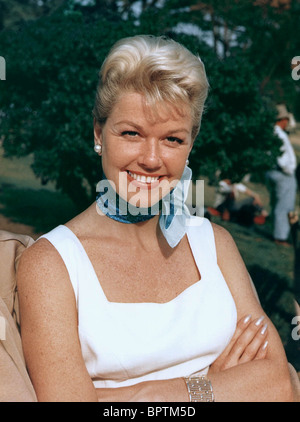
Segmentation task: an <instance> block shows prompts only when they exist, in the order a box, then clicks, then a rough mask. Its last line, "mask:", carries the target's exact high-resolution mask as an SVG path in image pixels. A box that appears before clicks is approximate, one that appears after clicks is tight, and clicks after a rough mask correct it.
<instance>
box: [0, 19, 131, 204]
mask: <svg viewBox="0 0 300 422" xmlns="http://www.w3.org/2000/svg"><path fill="white" fill-rule="evenodd" d="M126 35H129V33H128V31H127V28H126V25H124V23H123V22H113V21H110V20H107V19H106V18H104V17H102V19H100V18H99V19H98V20H97V21H96V22H93V23H90V22H86V21H85V19H84V17H83V16H82V14H81V13H79V12H68V13H61V12H59V13H55V14H54V15H52V16H50V17H43V18H41V19H39V20H37V21H34V22H31V23H30V24H26V25H24V26H23V28H22V29H20V30H18V31H5V32H3V33H2V34H1V37H0V45H1V47H0V48H1V54H2V56H4V57H5V59H6V65H7V80H6V81H5V82H6V83H5V85H4V84H3V85H2V86H1V92H0V104H1V107H0V108H1V109H2V114H3V116H2V122H1V132H2V134H3V135H4V143H3V146H4V149H5V152H6V154H7V155H19V156H21V155H27V154H30V153H33V155H34V163H33V170H34V172H35V174H36V175H37V176H38V177H40V178H41V180H42V181H43V182H44V183H47V182H48V181H54V182H55V183H56V185H57V188H58V189H60V190H62V191H63V192H65V193H67V194H68V195H69V196H70V197H71V198H72V199H73V200H74V202H75V203H76V204H77V205H78V206H79V207H82V206H84V205H86V204H87V203H88V202H89V201H90V200H91V199H92V198H93V197H94V196H95V183H96V182H97V181H98V180H100V178H101V168H100V165H99V160H97V158H96V155H95V153H94V152H93V119H92V108H93V103H94V96H95V89H96V84H97V80H98V72H99V68H100V65H101V63H102V61H103V58H104V57H105V55H106V54H107V52H108V49H109V48H110V47H111V45H112V44H113V43H114V42H115V41H116V40H117V39H119V38H121V37H122V36H126Z"/></svg>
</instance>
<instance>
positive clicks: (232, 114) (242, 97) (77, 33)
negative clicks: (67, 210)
mask: <svg viewBox="0 0 300 422" xmlns="http://www.w3.org/2000/svg"><path fill="white" fill-rule="evenodd" d="M245 1H246V0H245ZM98 3H99V4H98ZM105 3H106V5H107V7H106V8H103V2H95V4H94V5H92V6H86V7H78V6H77V7H74V3H73V5H72V3H69V6H64V7H63V8H61V9H59V10H58V11H56V12H55V13H53V14H52V15H47V16H42V17H41V18H39V19H38V20H35V21H31V22H27V23H26V24H24V25H22V26H20V27H19V28H18V29H17V30H5V31H2V32H1V33H0V55H2V56H4V57H5V59H6V63H7V80H6V81H5V83H1V91H0V109H1V115H0V118H1V116H2V121H1V132H2V135H3V138H4V143H3V145H4V149H5V152H6V154H7V155H8V156H9V155H10V156H13V155H19V156H21V155H27V154H30V153H32V154H33V156H34V163H33V169H34V172H35V174H36V175H37V176H38V177H40V178H41V180H42V181H43V182H44V183H47V182H48V181H50V180H51V181H54V182H55V183H56V185H57V188H58V189H60V190H62V191H63V192H65V193H67V194H68V195H69V196H70V197H71V198H72V199H73V201H74V202H75V203H76V204H77V205H78V207H79V208H82V207H84V206H86V205H87V204H88V203H89V202H90V201H92V200H93V199H94V197H95V185H96V183H97V181H98V180H99V179H100V177H101V168H100V163H99V159H98V158H97V156H96V155H95V153H94V152H93V125H92V123H93V120H92V114H91V112H92V108H93V102H94V95H95V89H96V84H97V79H98V71H99V68H100V65H101V63H102V61H103V59H104V57H105V56H106V54H107V52H108V50H109V48H110V47H111V46H112V44H113V43H114V42H115V41H116V40H118V39H120V38H122V37H125V36H130V35H134V34H136V33H151V34H154V35H168V36H171V37H173V38H174V39H176V40H178V41H179V42H182V43H183V44H184V45H186V46H187V47H188V48H190V49H191V50H192V51H194V52H195V53H199V55H200V56H201V57H202V59H203V61H204V63H205V65H206V69H207V75H208V78H209V82H210V86H211V88H210V95H209V99H208V102H207V108H206V112H205V114H204V117H203V122H202V128H201V132H200V135H199V137H198V139H197V141H196V143H195V148H194V149H193V152H192V155H191V159H190V163H191V166H192V168H193V171H194V175H195V176H198V175H199V174H202V175H205V174H206V175H209V176H210V177H211V178H213V177H214V175H215V173H216V171H217V170H219V171H220V172H221V176H222V177H231V178H233V179H234V180H238V179H240V178H242V177H243V176H244V175H245V174H246V173H251V174H254V175H255V176H257V177H258V176H259V175H262V174H263V172H264V171H265V170H266V169H267V168H269V167H271V166H272V165H273V163H274V162H275V157H276V155H277V154H278V140H277V139H275V138H274V136H273V118H274V114H273V108H272V106H271V105H270V104H269V103H268V101H266V99H265V98H264V97H263V96H262V95H261V92H260V86H261V75H258V74H257V70H256V68H255V66H254V64H253V63H252V60H251V58H249V57H247V54H246V53H245V51H244V49H243V48H240V49H238V47H237V46H234V47H232V46H231V45H230V43H229V44H228V45H227V47H226V49H223V52H225V53H224V54H222V55H221V57H220V55H218V54H216V50H215V47H216V45H212V46H211V47H210V46H208V45H207V44H206V43H205V42H203V41H202V40H201V39H200V38H199V37H197V36H192V35H190V34H184V33H178V31H176V30H174V28H175V27H176V25H177V24H178V23H180V22H185V21H186V22H192V23H194V24H195V25H198V27H199V26H200V27H202V28H204V29H206V30H208V31H212V33H213V32H214V31H215V29H214V27H213V26H211V21H210V20H209V19H207V15H206V14H204V13H203V10H198V9H195V10H193V9H191V8H189V7H187V6H186V4H187V3H188V2H186V1H179V0H172V1H166V3H165V5H164V7H163V8H162V7H160V8H159V7H157V6H158V5H156V7H154V6H155V3H156V2H155V1H152V3H151V2H146V1H144V2H142V5H143V8H144V10H143V13H142V15H141V16H140V18H139V19H138V20H137V17H136V16H135V15H134V13H133V11H132V7H131V6H132V4H133V3H134V2H132V1H129V0H128V1H126V2H123V3H124V4H123V6H124V7H123V8H121V9H120V6H118V4H120V2H115V1H112V0H107V1H106V2H105ZM151 4H152V6H151V7H149V5H151ZM70 5H71V6H72V7H71V6H70ZM110 6H111V7H110ZM228 13H229V11H228ZM124 17H126V20H125V18H124ZM215 25H216V24H215ZM228 25H229V24H228ZM219 33H220V34H221V31H219ZM243 36H245V34H243ZM241 42H242V41H241ZM245 42H246V41H245ZM229 53H230V54H229Z"/></svg>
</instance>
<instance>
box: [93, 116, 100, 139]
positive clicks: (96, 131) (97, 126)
mask: <svg viewBox="0 0 300 422" xmlns="http://www.w3.org/2000/svg"><path fill="white" fill-rule="evenodd" d="M94 142H95V145H96V144H98V145H102V127H101V126H100V124H99V123H98V122H97V120H96V119H95V117H94Z"/></svg>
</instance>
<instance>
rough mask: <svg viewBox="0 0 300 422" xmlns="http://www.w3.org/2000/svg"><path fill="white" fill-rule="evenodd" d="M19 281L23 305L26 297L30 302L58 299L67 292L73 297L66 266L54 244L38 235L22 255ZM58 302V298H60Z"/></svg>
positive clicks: (69, 296)
mask: <svg viewBox="0 0 300 422" xmlns="http://www.w3.org/2000/svg"><path fill="white" fill-rule="evenodd" d="M17 285H18V292H19V296H20V301H21V305H22V304H23V303H24V301H23V300H22V299H23V298H24V297H28V296H30V298H31V303H32V301H34V300H35V299H36V301H46V300H48V299H47V298H50V297H53V298H54V299H55V300H58V299H59V298H65V297H66V296H67V297H68V298H69V299H70V300H71V301H73V298H72V296H73V291H72V286H71V283H70V280H69V274H68V271H67V268H66V266H65V264H64V262H63V260H62V258H61V256H60V254H59V253H58V251H57V250H56V249H55V247H54V246H53V245H52V244H51V243H50V242H49V241H48V240H47V239H39V240H37V241H36V242H35V243H34V244H33V245H31V246H30V247H29V248H28V249H26V250H25V251H24V252H23V253H22V255H21V258H20V262H19V265H18V270H17ZM57 303H58V302H57Z"/></svg>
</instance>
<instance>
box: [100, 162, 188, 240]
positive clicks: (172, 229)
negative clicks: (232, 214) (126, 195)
mask: <svg viewBox="0 0 300 422" xmlns="http://www.w3.org/2000/svg"><path fill="white" fill-rule="evenodd" d="M191 178H192V171H191V169H190V168H189V167H187V166H186V167H185V169H184V172H183V175H182V177H181V179H180V180H179V182H178V183H177V185H176V187H175V188H174V189H172V191H171V192H170V193H169V194H167V195H166V196H165V197H164V198H162V200H161V201H159V202H158V203H157V204H154V205H153V206H152V207H150V208H141V207H135V206H134V205H132V204H130V203H128V202H127V201H125V200H124V199H123V198H121V197H120V196H119V195H118V194H117V192H116V191H115V189H114V188H113V187H112V186H111V184H110V183H109V181H108V180H107V179H106V177H105V175H104V174H103V177H102V180H101V181H100V182H99V184H98V185H97V191H98V194H97V196H96V203H97V206H98V207H99V209H100V210H101V211H102V213H103V214H105V215H107V217H109V218H111V219H113V220H115V221H118V222H120V223H125V224H135V223H140V222H143V221H148V220H150V219H151V218H153V217H155V216H156V215H158V214H160V216H159V226H160V229H161V231H162V233H163V235H164V237H165V239H166V240H167V242H168V244H169V245H170V246H171V247H172V248H174V247H175V246H176V245H177V244H178V243H179V242H180V240H181V239H182V237H183V236H184V235H185V233H186V227H187V224H188V222H187V219H188V218H190V212H189V210H188V208H187V206H186V205H185V201H186V198H187V195H188V189H189V184H190V181H191Z"/></svg>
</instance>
